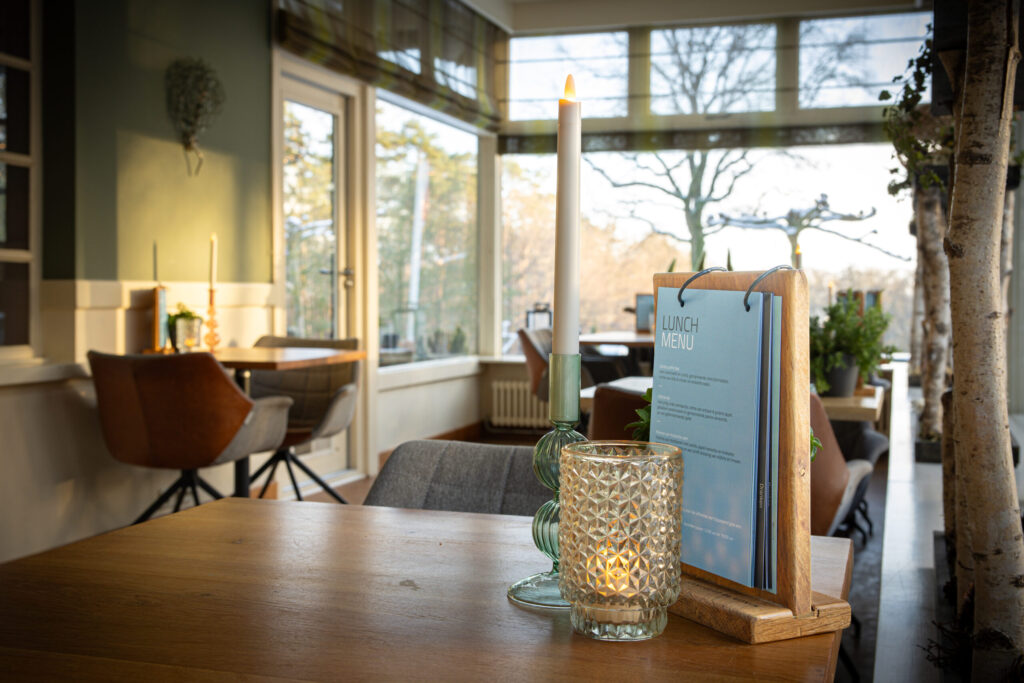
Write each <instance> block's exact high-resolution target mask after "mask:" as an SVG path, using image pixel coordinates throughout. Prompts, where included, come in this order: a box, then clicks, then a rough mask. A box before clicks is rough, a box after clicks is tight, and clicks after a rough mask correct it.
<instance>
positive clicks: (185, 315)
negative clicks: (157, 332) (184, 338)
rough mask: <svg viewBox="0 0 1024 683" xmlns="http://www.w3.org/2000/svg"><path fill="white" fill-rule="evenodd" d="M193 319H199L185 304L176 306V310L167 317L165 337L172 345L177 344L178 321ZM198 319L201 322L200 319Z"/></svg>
mask: <svg viewBox="0 0 1024 683" xmlns="http://www.w3.org/2000/svg"><path fill="white" fill-rule="evenodd" d="M195 318H199V316H198V315H197V314H196V313H195V311H193V310H191V309H190V308H189V307H188V306H186V305H185V304H178V310H177V311H175V312H174V313H171V314H169V315H168V316H167V335H168V336H169V337H170V339H171V342H172V343H173V344H175V345H176V344H177V340H176V337H177V336H178V335H177V333H178V327H177V323H178V320H179V319H180V320H193V319H195ZM199 319H200V320H202V318H199Z"/></svg>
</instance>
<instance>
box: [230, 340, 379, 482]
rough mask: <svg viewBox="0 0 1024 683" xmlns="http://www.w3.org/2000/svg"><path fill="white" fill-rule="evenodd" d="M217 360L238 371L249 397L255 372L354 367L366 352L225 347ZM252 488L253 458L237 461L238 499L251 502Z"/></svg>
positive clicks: (299, 348) (239, 379) (238, 378)
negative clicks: (337, 365)
mask: <svg viewBox="0 0 1024 683" xmlns="http://www.w3.org/2000/svg"><path fill="white" fill-rule="evenodd" d="M213 357H214V358H216V359H217V362H219V363H220V364H221V365H223V366H224V367H226V368H231V369H232V370H234V371H235V382H236V383H237V384H238V386H239V387H241V389H242V391H244V392H245V393H246V394H248V393H249V373H250V372H251V371H252V370H302V369H304V368H312V367H317V366H321V365H334V364H337V363H352V362H355V361H359V360H363V359H365V358H366V351H358V350H350V349H322V348H315V347H306V346H279V347H273V346H256V347H252V348H242V347H238V346H225V347H223V348H220V349H217V350H216V351H214V352H213ZM249 485H250V481H249V458H248V457H245V458H240V459H238V460H236V461H235V493H234V495H235V496H236V497H239V498H247V497H248V496H249Z"/></svg>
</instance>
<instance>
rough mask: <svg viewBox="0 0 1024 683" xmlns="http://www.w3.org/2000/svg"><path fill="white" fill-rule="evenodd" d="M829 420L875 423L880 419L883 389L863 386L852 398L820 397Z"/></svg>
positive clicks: (883, 396) (883, 397) (883, 395)
mask: <svg viewBox="0 0 1024 683" xmlns="http://www.w3.org/2000/svg"><path fill="white" fill-rule="evenodd" d="M820 398H821V405H822V406H824V407H825V412H826V413H828V419H830V420H852V421H854V422H877V421H878V420H879V419H880V418H881V417H882V403H883V402H884V400H885V389H883V388H882V387H874V386H864V387H861V388H859V389H857V390H856V391H854V393H853V396H821V397H820Z"/></svg>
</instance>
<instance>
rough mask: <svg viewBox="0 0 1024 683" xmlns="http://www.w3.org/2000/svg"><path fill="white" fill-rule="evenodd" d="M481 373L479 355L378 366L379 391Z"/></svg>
mask: <svg viewBox="0 0 1024 683" xmlns="http://www.w3.org/2000/svg"><path fill="white" fill-rule="evenodd" d="M479 374H480V358H479V357H478V356H459V357H457V358H442V359H440V360H426V361H419V362H416V363H405V364H403V365H389V366H387V367H383V368H377V389H378V391H391V390H393V389H402V388H404V387H412V386H417V385H420V384H434V383H435V382H444V381H447V380H453V379H460V378H463V377H475V376H476V375H479Z"/></svg>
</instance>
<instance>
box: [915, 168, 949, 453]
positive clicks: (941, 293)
mask: <svg viewBox="0 0 1024 683" xmlns="http://www.w3.org/2000/svg"><path fill="white" fill-rule="evenodd" d="M914 216H915V219H916V220H917V242H918V245H919V246H920V251H919V256H920V258H921V260H922V267H921V276H922V277H921V279H922V288H923V290H924V321H925V325H924V341H923V344H922V346H923V354H922V356H923V362H922V364H921V393H922V395H923V396H924V408H922V410H921V418H920V421H919V423H918V438H920V439H936V438H938V437H939V436H941V435H942V392H943V391H945V390H946V358H947V357H948V355H949V330H950V319H949V316H950V312H949V265H948V263H947V260H946V254H945V253H944V252H943V250H942V240H943V238H944V237H945V236H946V217H945V216H944V215H943V212H942V190H941V189H940V188H939V187H938V186H936V185H932V186H931V187H921V186H920V185H916V186H915V187H914Z"/></svg>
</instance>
